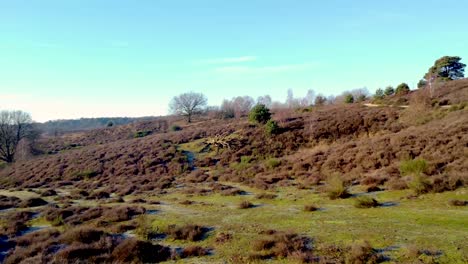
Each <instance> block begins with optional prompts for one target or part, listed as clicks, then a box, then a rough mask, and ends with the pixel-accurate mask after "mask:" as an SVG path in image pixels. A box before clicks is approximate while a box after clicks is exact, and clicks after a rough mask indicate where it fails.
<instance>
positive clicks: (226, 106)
mask: <svg viewBox="0 0 468 264" xmlns="http://www.w3.org/2000/svg"><path fill="white" fill-rule="evenodd" d="M254 104H255V101H254V99H253V98H252V97H250V96H238V97H234V98H232V99H231V100H224V101H223V103H222V104H221V111H222V112H223V113H224V115H225V116H226V117H230V118H231V117H236V118H240V117H242V116H246V115H247V114H248V113H249V111H250V109H252V107H253V106H254Z"/></svg>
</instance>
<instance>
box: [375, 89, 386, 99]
mask: <svg viewBox="0 0 468 264" xmlns="http://www.w3.org/2000/svg"><path fill="white" fill-rule="evenodd" d="M384 97H385V94H384V90H382V88H378V89H377V90H376V91H375V94H374V99H375V100H382V99H383V98H384Z"/></svg>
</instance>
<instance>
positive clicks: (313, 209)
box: [304, 204, 319, 212]
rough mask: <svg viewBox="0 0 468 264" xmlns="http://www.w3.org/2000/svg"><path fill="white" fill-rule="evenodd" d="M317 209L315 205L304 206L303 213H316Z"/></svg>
mask: <svg viewBox="0 0 468 264" xmlns="http://www.w3.org/2000/svg"><path fill="white" fill-rule="evenodd" d="M318 209H319V207H318V206H315V205H312V204H309V205H305V206H304V211H305V212H314V211H317V210H318Z"/></svg>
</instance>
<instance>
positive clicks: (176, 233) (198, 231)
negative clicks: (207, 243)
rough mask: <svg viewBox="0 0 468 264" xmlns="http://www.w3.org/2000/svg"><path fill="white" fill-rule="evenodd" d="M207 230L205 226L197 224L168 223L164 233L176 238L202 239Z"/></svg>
mask: <svg viewBox="0 0 468 264" xmlns="http://www.w3.org/2000/svg"><path fill="white" fill-rule="evenodd" d="M207 231H208V230H207V228H205V227H202V226H199V225H185V226H180V227H178V226H176V225H169V226H168V227H167V230H166V233H167V234H168V235H169V236H170V237H172V238H173V239H177V240H189V241H199V240H202V239H203V236H204V235H205V233H206V232H207Z"/></svg>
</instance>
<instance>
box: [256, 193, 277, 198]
mask: <svg viewBox="0 0 468 264" xmlns="http://www.w3.org/2000/svg"><path fill="white" fill-rule="evenodd" d="M276 197H277V195H276V194H272V193H259V194H257V195H255V198H257V199H275V198H276Z"/></svg>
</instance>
